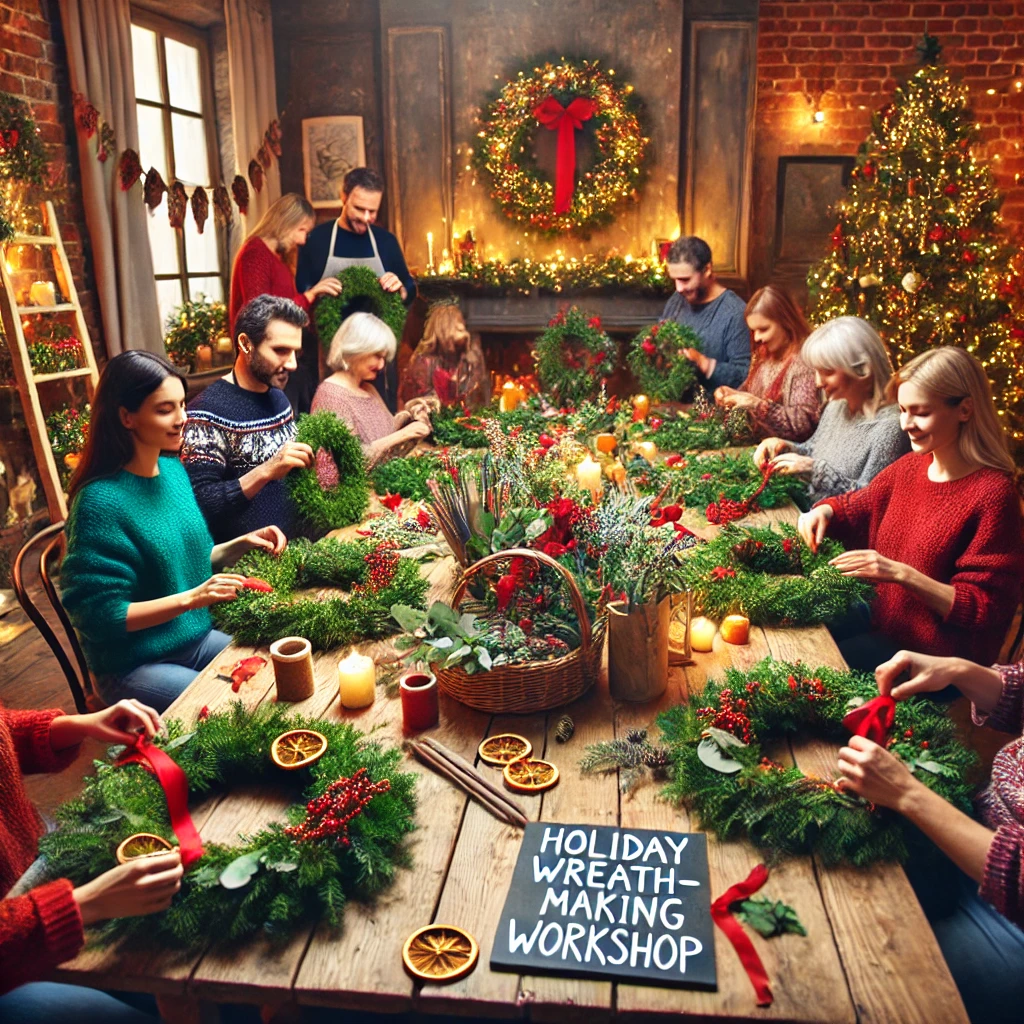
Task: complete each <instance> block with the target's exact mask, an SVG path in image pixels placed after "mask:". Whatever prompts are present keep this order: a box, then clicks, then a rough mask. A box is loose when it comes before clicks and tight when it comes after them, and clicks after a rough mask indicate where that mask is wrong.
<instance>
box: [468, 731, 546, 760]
mask: <svg viewBox="0 0 1024 1024" xmlns="http://www.w3.org/2000/svg"><path fill="white" fill-rule="evenodd" d="M477 753H478V754H479V755H480V760H481V761H486V762H487V764H496V765H498V766H502V765H506V764H508V763H509V761H518V760H519V759H520V758H523V757H529V756H530V755H531V754H532V753H533V744H532V743H531V742H530V741H529V740H528V739H527V738H526V737H525V736H519V735H517V734H516V733H514V732H501V733H498V735H497V736H488V737H487V739H485V740H484V741H483V743H481V744H480V746H479V747H478V748H477Z"/></svg>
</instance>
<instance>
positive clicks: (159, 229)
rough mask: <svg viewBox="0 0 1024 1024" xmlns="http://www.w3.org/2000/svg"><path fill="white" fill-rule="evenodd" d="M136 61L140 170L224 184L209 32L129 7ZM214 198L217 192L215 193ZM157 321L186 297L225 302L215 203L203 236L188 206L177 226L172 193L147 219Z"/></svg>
mask: <svg viewBox="0 0 1024 1024" xmlns="http://www.w3.org/2000/svg"><path fill="white" fill-rule="evenodd" d="M132 60H133V64H134V70H135V99H136V110H137V113H138V119H139V156H140V157H141V158H142V166H143V170H148V169H149V168H150V167H151V166H152V167H155V168H156V169H157V170H158V171H159V172H160V176H161V177H162V178H163V179H164V181H165V182H167V184H170V183H171V182H172V181H175V180H178V181H180V182H181V183H182V184H183V185H184V186H185V188H186V190H187V191H188V193H189V196H190V197H191V195H192V191H193V188H194V187H195V186H196V185H202V186H209V185H212V184H214V183H216V182H218V181H220V172H219V170H218V168H217V163H218V162H217V148H216V133H215V130H214V120H215V118H214V108H213V101H212V89H211V87H210V64H209V54H208V50H207V45H206V37H205V35H204V34H203V33H202V32H200V31H198V30H196V29H193V28H190V27H189V26H187V25H181V24H178V23H177V22H173V21H167V20H165V19H163V18H156V17H154V16H151V15H148V14H145V13H143V12H139V11H133V12H132ZM210 198H211V200H212V196H211V197H210ZM149 244H150V249H151V250H152V253H153V270H154V273H155V276H156V290H157V300H158V302H159V306H160V323H161V325H163V324H164V323H165V322H166V320H167V316H168V314H169V313H170V312H171V311H172V310H173V309H174V308H175V306H179V305H181V303H182V301H183V300H185V299H196V298H198V297H199V296H200V295H203V296H205V297H206V298H207V299H218V300H223V298H224V277H223V253H222V245H221V242H220V239H219V236H218V231H217V228H216V225H215V222H214V217H213V209H212V205H211V209H210V217H209V218H208V219H207V221H206V224H205V226H204V230H203V233H202V234H199V232H198V231H197V230H196V224H195V220H194V219H193V217H192V214H191V211H188V213H187V214H186V217H185V227H184V229H183V230H181V231H176V230H175V229H174V228H172V227H171V225H170V223H169V222H168V220H167V197H166V195H165V196H164V198H163V201H162V202H161V204H160V205H159V206H158V207H157V208H156V209H155V210H154V211H153V214H152V216H151V217H150V218H149Z"/></svg>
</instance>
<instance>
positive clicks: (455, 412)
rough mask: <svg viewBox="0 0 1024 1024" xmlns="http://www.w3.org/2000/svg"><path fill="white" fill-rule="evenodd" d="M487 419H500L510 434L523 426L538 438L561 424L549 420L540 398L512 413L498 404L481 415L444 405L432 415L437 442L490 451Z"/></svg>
mask: <svg viewBox="0 0 1024 1024" xmlns="http://www.w3.org/2000/svg"><path fill="white" fill-rule="evenodd" d="M484 420H496V421H497V422H498V424H499V425H500V426H501V428H502V430H503V431H505V432H506V433H507V432H508V431H509V430H512V429H513V428H514V427H522V428H523V429H524V430H526V431H528V432H529V433H531V434H535V435H536V434H541V433H543V432H544V431H545V430H547V429H549V428H550V427H551V426H552V425H554V424H556V423H558V422H559V420H557V419H554V420H550V419H546V418H545V417H544V416H543V415H542V414H541V412H540V405H539V403H538V402H537V401H536V399H531V400H530V401H528V402H525V403H524V404H522V405H520V406H518V407H517V408H516V409H514V410H513V411H512V412H501V411H500V410H499V409H498V406H497V405H496V404H495V405H491V406H488V408H486V409H481V410H480V412H478V413H466V412H465V411H463V410H462V409H458V408H456V407H455V406H442V407H441V408H440V409H438V410H437V411H436V412H433V413H431V415H430V423H431V428H432V430H433V437H434V443H435V444H438V445H442V446H444V445H459V446H460V447H462V448H486V447H487V446H488V441H487V434H486V433H485V432H484Z"/></svg>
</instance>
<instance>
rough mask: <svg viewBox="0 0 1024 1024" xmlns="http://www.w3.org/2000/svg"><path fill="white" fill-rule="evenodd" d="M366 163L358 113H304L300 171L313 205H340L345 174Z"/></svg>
mask: <svg viewBox="0 0 1024 1024" xmlns="http://www.w3.org/2000/svg"><path fill="white" fill-rule="evenodd" d="M365 165H366V147H365V145H364V142H363V119H362V118H361V117H350V116H339V117H307V118H303V121H302V172H303V178H304V181H305V186H306V198H307V199H308V200H309V201H310V203H311V204H312V205H313V207H314V208H315V209H324V208H326V207H329V206H335V207H338V206H341V199H340V197H339V193H340V191H341V183H342V181H343V180H344V178H345V175H346V174H348V172H349V171H351V170H352V168H353V167H364V166H365Z"/></svg>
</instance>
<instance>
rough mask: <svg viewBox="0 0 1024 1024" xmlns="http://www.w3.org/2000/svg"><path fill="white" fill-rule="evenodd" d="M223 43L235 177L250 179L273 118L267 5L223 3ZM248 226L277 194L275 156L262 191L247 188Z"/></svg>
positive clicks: (260, 1) (252, 0)
mask: <svg viewBox="0 0 1024 1024" xmlns="http://www.w3.org/2000/svg"><path fill="white" fill-rule="evenodd" d="M224 20H225V22H226V27H227V38H228V78H229V81H230V85H231V126H232V130H233V134H234V139H235V169H234V171H232V173H231V174H228V173H227V171H228V169H227V168H225V169H224V172H225V179H226V180H227V181H230V180H231V178H233V177H234V175H235V174H241V175H242V176H243V177H244V178H245V179H246V180H247V181H248V178H249V174H248V170H249V161H250V160H252V159H253V158H254V157H255V156H256V152H257V150H258V149H259V148H260V145H261V144H262V142H263V133H264V132H265V131H266V130H267V127H268V126H269V125H270V122H271V121H273V120H274V119H275V118H276V117H277V85H276V81H275V76H274V38H273V33H272V30H271V22H270V4H269V2H268V0H224ZM249 193H250V197H249V213H248V216H247V217H246V221H247V224H248V226H249V227H252V225H254V224H255V223H256V222H257V221H258V220H259V219H260V217H262V216H263V214H264V213H265V212H266V211H267V207H269V206H270V204H271V203H273V202H274V200H276V199H278V198H280V195H281V173H280V171H279V169H278V166H277V158H276V157H275V158H274V159H273V160H272V161H271V164H270V168H269V169H268V170H266V171H264V175H263V191H262V192H260V193H259V194H257V193H256V190H255V189H253V188H252V186H251V185H250V186H249Z"/></svg>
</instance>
